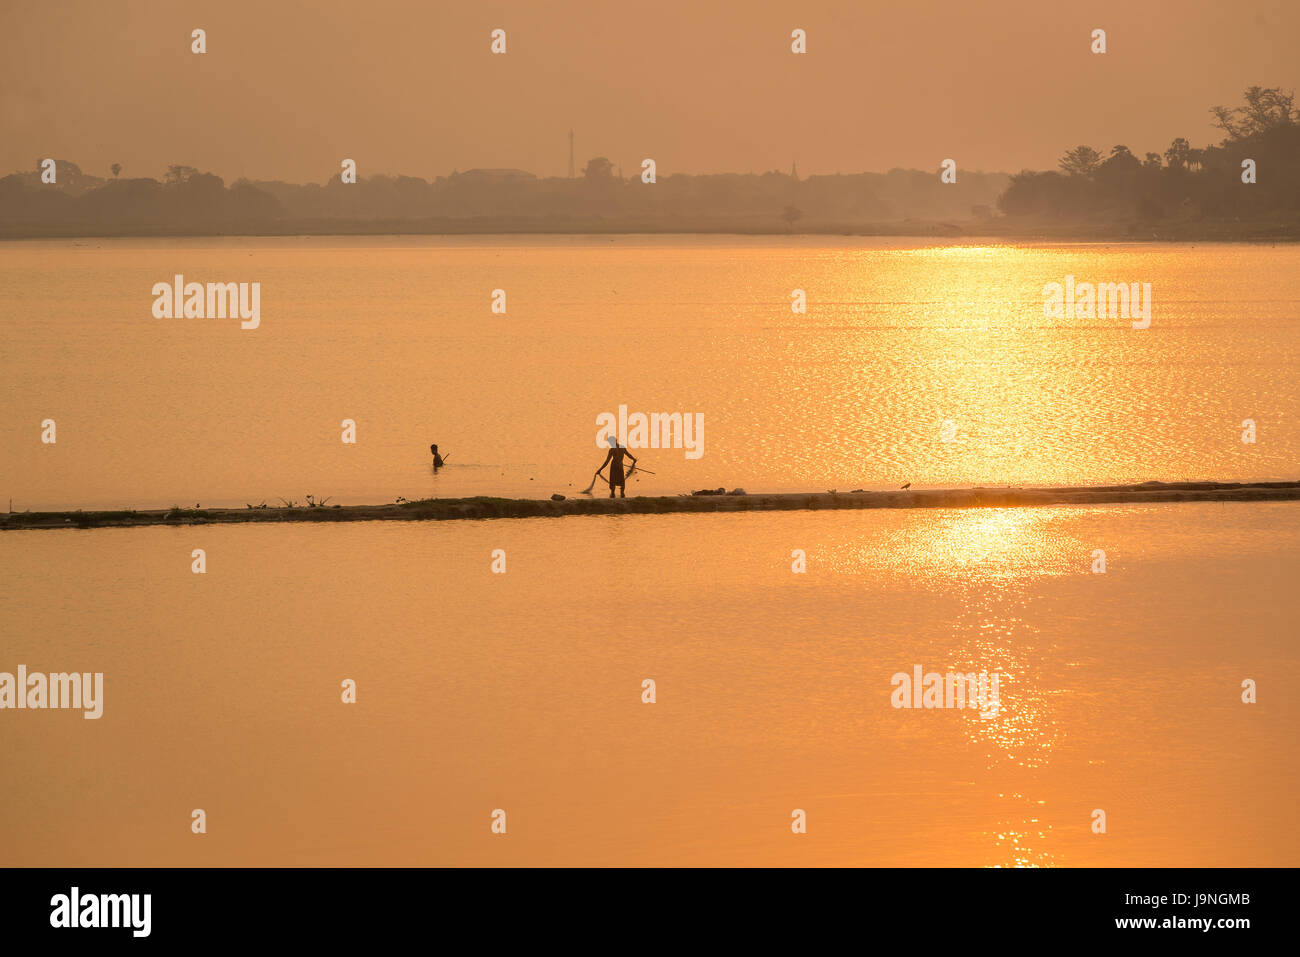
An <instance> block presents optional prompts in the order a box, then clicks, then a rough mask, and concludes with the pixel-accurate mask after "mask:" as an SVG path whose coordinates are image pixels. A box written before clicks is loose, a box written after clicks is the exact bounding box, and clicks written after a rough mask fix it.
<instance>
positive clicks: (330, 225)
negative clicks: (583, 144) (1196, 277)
mask: <svg viewBox="0 0 1300 957" xmlns="http://www.w3.org/2000/svg"><path fill="white" fill-rule="evenodd" d="M326 236H334V237H347V236H437V237H447V236H772V237H788V238H794V237H798V236H804V237H807V236H839V237H855V236H858V237H864V238H868V237H870V238H875V237H891V238H898V239H923V240H943V239H972V240H981V241H991V242H995V243H998V242H1001V243H1023V242H1071V241H1077V242H1124V243H1142V242H1170V243H1179V242H1188V243H1193V242H1224V243H1232V242H1240V243H1261V242H1268V243H1276V242H1296V241H1300V224H1297V223H1287V222H1277V221H1261V222H1253V223H1240V222H1223V221H1205V220H1202V221H1199V222H1194V221H1188V222H1175V223H1168V222H1165V223H1145V224H1143V223H1077V222H1072V223H1041V222H1037V223H1028V222H1023V221H1021V222H1015V221H1006V220H998V221H986V222H963V223H947V222H936V221H920V220H908V221H903V222H880V223H824V224H819V225H813V224H803V225H802V226H801V227H800V228H799V229H794V230H790V229H783V228H779V227H774V226H769V225H767V224H765V223H745V222H701V223H656V222H609V221H607V220H582V221H574V222H572V223H567V224H557V223H555V222H554V221H548V222H546V223H540V222H539V223H528V222H522V221H519V220H494V219H483V220H309V221H291V222H283V223H266V224H263V225H261V226H251V225H248V224H241V225H240V226H238V227H233V226H232V228H230V229H229V230H221V229H201V230H195V229H193V228H186V227H181V226H175V227H169V226H161V225H159V226H150V227H144V228H140V229H135V230H131V231H129V232H124V231H122V230H121V229H116V228H112V227H106V226H100V227H96V226H93V225H89V224H53V225H49V226H44V227H33V226H31V225H28V224H23V225H17V224H12V223H10V224H0V241H4V240H9V241H15V242H21V241H23V240H33V239H238V238H249V239H252V238H266V237H282V238H293V237H326Z"/></svg>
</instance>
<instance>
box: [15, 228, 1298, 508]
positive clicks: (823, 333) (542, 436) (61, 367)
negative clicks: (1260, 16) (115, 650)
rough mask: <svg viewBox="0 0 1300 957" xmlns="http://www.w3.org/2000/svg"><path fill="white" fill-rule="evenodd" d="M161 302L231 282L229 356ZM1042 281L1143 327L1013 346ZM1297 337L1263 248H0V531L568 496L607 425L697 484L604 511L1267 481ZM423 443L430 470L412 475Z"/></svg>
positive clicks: (217, 331) (512, 243)
mask: <svg viewBox="0 0 1300 957" xmlns="http://www.w3.org/2000/svg"><path fill="white" fill-rule="evenodd" d="M177 273H181V274H183V275H184V276H185V277H186V279H187V280H191V281H199V282H208V281H212V282H218V281H222V282H224V281H232V282H252V281H257V282H260V283H261V284H262V298H261V311H262V318H261V326H260V328H258V329H256V330H251V331H241V330H240V329H239V327H238V322H236V321H234V320H203V319H155V318H153V316H152V313H151V307H152V304H153V296H152V295H151V288H152V286H153V284H154V283H156V282H168V281H170V280H171V278H172V277H173V276H174V275H175V274H177ZM1067 274H1070V275H1074V276H1075V277H1077V279H1078V280H1079V281H1081V282H1082V281H1090V282H1140V283H1141V282H1149V283H1151V285H1152V295H1153V298H1154V311H1153V317H1152V323H1151V328H1149V329H1146V330H1134V329H1132V327H1131V323H1130V322H1129V321H1128V320H1123V319H1092V320H1088V319H1074V320H1067V319H1059V320H1054V319H1047V318H1045V317H1044V315H1043V286H1044V285H1045V284H1046V283H1048V282H1053V281H1055V282H1061V281H1063V280H1064V277H1065V276H1066V275H1067ZM494 289H504V290H505V292H506V308H507V311H506V314H505V315H495V314H493V313H492V311H491V301H492V299H491V297H492V291H493V290H494ZM795 289H802V290H804V291H805V292H806V294H807V298H808V312H807V314H806V315H799V314H795V313H793V312H792V311H791V293H792V290H795ZM1298 315H1300V249H1297V248H1295V247H1270V246H1250V245H1219V246H1215V245H1197V246H1171V245H1123V244H1111V245H1055V246H1024V247H1016V246H981V245H931V246H917V245H915V244H909V243H908V242H907V241H900V240H877V239H861V238H853V239H848V238H845V239H842V240H838V239H833V238H832V239H827V238H825V237H814V238H788V239H787V238H775V239H774V238H732V237H723V238H718V237H712V238H698V239H693V238H682V237H671V238H669V237H662V238H657V237H564V238H553V237H539V238H500V237H491V238H481V239H474V238H470V239H438V238H409V239H408V238H402V239H397V238H358V239H346V240H340V239H228V240H213V239H201V240H199V239H196V240H88V241H78V242H72V241H59V242H15V243H5V244H3V245H0V332H2V333H3V335H0V353H2V356H0V361H2V363H3V368H4V375H3V377H2V381H0V400H2V403H0V405H2V408H3V412H4V414H3V421H2V424H0V501H2V500H3V499H6V498H10V497H12V499H13V503H14V508H16V509H25V508H37V509H39V508H48V507H74V508H75V507H79V506H84V507H96V506H97V507H127V508H145V507H158V506H168V505H173V504H180V505H193V504H195V503H199V504H211V505H236V506H237V505H242V504H245V503H259V502H262V501H267V502H270V503H271V504H275V503H276V502H277V501H278V499H280V498H282V497H283V498H285V499H289V500H297V501H303V500H304V498H305V496H306V495H314V496H317V497H325V496H330V497H332V501H333V502H342V503H347V504H356V503H367V502H386V501H392V500H393V499H394V498H396V497H397V496H405V497H406V498H420V497H428V496H434V495H439V496H447V495H473V494H489V495H512V496H514V495H537V496H546V495H549V494H550V493H552V492H555V491H559V492H563V493H566V494H571V493H572V492H574V491H575V490H577V489H580V488H582V487H583V486H585V485H586V484H587V483H588V481H589V479H590V476H591V474H592V472H593V471H594V470H595V468H596V466H597V465H598V464H599V463H600V461H601V458H602V455H603V452H602V451H601V450H598V449H597V448H596V444H595V434H596V427H595V423H596V416H597V415H598V414H600V413H602V412H611V413H616V412H617V410H618V407H619V405H620V404H625V405H626V406H627V407H628V409H629V411H631V412H637V411H640V412H645V413H650V412H700V413H703V414H704V417H705V435H704V455H703V457H702V458H700V459H698V460H694V461H693V460H688V459H687V458H686V457H685V455H684V452H683V450H679V449H670V450H663V449H661V450H653V449H651V450H646V451H645V453H644V455H643V457H642V459H641V461H642V464H643V465H644V466H645V467H647V468H648V469H650V470H651V471H652V472H654V473H655V474H654V475H653V476H651V475H644V476H640V477H638V478H636V479H634V480H633V482H632V483H631V487H630V489H629V491H630V492H631V493H632V494H637V493H651V492H666V493H673V492H680V491H685V490H688V489H692V488H700V487H704V486H709V487H716V486H719V485H725V486H727V487H728V488H732V487H735V486H742V487H745V488H747V489H748V490H750V491H759V490H767V491H776V490H805V489H812V490H823V489H828V488H837V489H841V490H847V489H852V488H859V487H862V488H872V487H888V486H890V485H898V484H902V482H904V481H911V482H913V483H915V484H917V485H927V484H928V485H958V484H966V483H1015V484H1021V483H1023V484H1029V483H1039V482H1068V483H1093V482H1127V481H1146V480H1150V479H1159V480H1185V479H1249V478H1274V479H1279V478H1294V477H1295V476H1296V469H1297V464H1296V463H1297V462H1300V390H1297V389H1296V387H1295V383H1296V381H1297V372H1298V371H1300V327H1298V325H1297V316H1298ZM1247 418H1249V419H1253V420H1254V421H1255V423H1256V427H1257V430H1258V441H1257V442H1256V443H1255V444H1243V443H1242V441H1241V433H1242V422H1243V420H1245V419H1247ZM45 419H54V420H55V422H56V423H57V438H58V441H57V444H55V445H53V446H51V445H44V444H42V443H41V441H40V438H41V423H42V421H43V420H45ZM344 419H353V420H354V421H355V422H356V423H357V430H358V431H357V438H358V441H357V444H356V445H345V444H343V443H342V442H341V441H340V436H341V423H342V421H343V420H344ZM945 421H951V423H952V426H951V427H950V428H951V429H952V430H953V431H952V433H951V435H952V437H953V441H951V442H944V441H942V434H941V433H942V429H943V423H944V422H945ZM430 442H437V443H439V445H440V446H441V447H442V448H443V450H444V451H445V452H448V453H450V462H449V467H448V468H447V469H445V470H443V471H442V472H441V473H440V474H438V475H437V476H435V475H433V474H432V471H431V470H430V468H429V464H428V463H429V455H428V445H429V443H430Z"/></svg>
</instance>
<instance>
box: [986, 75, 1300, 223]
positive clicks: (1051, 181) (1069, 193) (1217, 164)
mask: <svg viewBox="0 0 1300 957" xmlns="http://www.w3.org/2000/svg"><path fill="white" fill-rule="evenodd" d="M1211 113H1213V114H1214V117H1215V121H1214V125H1215V126H1217V127H1219V129H1221V130H1223V131H1224V138H1223V140H1222V142H1221V143H1220V144H1219V145H1217V146H1205V147H1199V148H1198V147H1194V146H1192V145H1191V143H1190V142H1188V141H1187V140H1186V139H1185V138H1183V137H1181V136H1180V137H1178V138H1177V139H1175V140H1174V141H1173V142H1172V143H1171V144H1170V145H1169V148H1168V149H1166V150H1165V151H1164V152H1163V153H1145V154H1144V155H1143V156H1142V157H1141V158H1139V157H1138V156H1137V155H1136V154H1135V153H1133V152H1132V151H1130V150H1129V148H1128V147H1127V146H1124V145H1117V146H1114V147H1112V148H1111V150H1110V152H1109V154H1106V155H1103V154H1102V153H1100V152H1099V151H1097V150H1095V149H1093V148H1092V147H1090V146H1077V147H1075V148H1074V149H1072V150H1069V151H1068V152H1066V153H1065V155H1064V156H1063V157H1061V162H1060V172H1056V171H1052V172H1045V173H1044V172H1033V171H1031V170H1025V171H1024V172H1021V173H1017V174H1016V175H1015V176H1012V177H1011V182H1010V184H1009V185H1008V186H1007V190H1006V192H1004V193H1003V194H1002V195H1001V196H1000V197H999V198H998V207H999V209H1001V210H1002V212H1003V213H1005V214H1006V215H1007V216H1009V217H1024V218H1030V217H1040V218H1055V219H1072V220H1107V221H1112V222H1129V223H1133V224H1141V223H1151V222H1161V221H1168V220H1198V219H1212V220H1242V221H1259V220H1268V219H1273V220H1278V221H1283V222H1288V223H1291V224H1295V223H1297V222H1300V111H1297V110H1296V108H1295V104H1294V94H1293V93H1286V92H1283V91H1282V90H1280V89H1276V88H1264V87H1258V86H1252V87H1250V88H1249V89H1248V90H1246V93H1245V105H1244V106H1240V107H1236V108H1233V109H1228V108H1226V107H1222V106H1216V107H1213V108H1212V109H1211ZM1246 160H1253V161H1254V179H1255V182H1254V183H1252V184H1247V183H1244V182H1243V179H1242V177H1243V173H1245V172H1246V170H1244V169H1243V165H1242V164H1243V162H1244V161H1246Z"/></svg>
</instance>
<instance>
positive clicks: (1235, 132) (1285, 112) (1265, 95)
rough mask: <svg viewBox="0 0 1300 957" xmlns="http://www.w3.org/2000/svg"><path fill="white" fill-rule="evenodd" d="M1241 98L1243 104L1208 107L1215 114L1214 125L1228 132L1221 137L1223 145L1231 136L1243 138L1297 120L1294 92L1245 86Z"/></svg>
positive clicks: (1236, 138) (1237, 138)
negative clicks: (1244, 103) (1230, 107)
mask: <svg viewBox="0 0 1300 957" xmlns="http://www.w3.org/2000/svg"><path fill="white" fill-rule="evenodd" d="M1244 99H1245V100H1246V105H1245V106H1239V107H1236V108H1235V109H1231V110H1229V109H1227V108H1226V107H1222V106H1213V107H1210V112H1211V113H1213V114H1214V116H1215V118H1216V122H1215V124H1214V125H1215V126H1217V127H1219V129H1221V130H1223V131H1224V132H1225V133H1227V134H1228V135H1227V136H1226V137H1225V138H1224V140H1223V144H1224V145H1225V146H1226V145H1227V144H1228V143H1230V142H1232V141H1234V140H1244V139H1246V138H1247V137H1250V136H1256V135H1258V134H1260V133H1266V132H1268V131H1269V130H1271V129H1274V128H1276V127H1278V126H1290V125H1293V124H1295V123H1298V122H1300V110H1297V109H1296V108H1295V93H1294V92H1291V93H1284V92H1283V91H1282V90H1281V88H1280V87H1261V86H1252V87H1249V88H1247V90H1246V92H1245V94H1244Z"/></svg>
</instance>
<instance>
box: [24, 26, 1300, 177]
mask: <svg viewBox="0 0 1300 957" xmlns="http://www.w3.org/2000/svg"><path fill="white" fill-rule="evenodd" d="M196 27H203V28H204V29H206V30H207V37H208V52H207V53H206V54H204V55H201V56H199V55H194V54H192V53H191V52H190V42H191V41H190V32H191V31H192V30H193V29H194V28H196ZM496 27H500V28H503V29H505V30H506V31H507V38H508V52H507V53H506V54H505V55H504V56H494V55H492V54H491V53H490V52H489V43H490V38H489V34H490V32H491V30H492V29H493V28H496ZM795 27H800V28H803V29H804V30H806V31H807V33H808V53H807V54H806V55H803V56H796V55H794V54H792V53H791V52H790V32H791V30H793V29H794V28H795ZM1098 27H1100V28H1102V29H1105V30H1106V33H1107V40H1108V47H1109V52H1107V53H1106V54H1105V55H1094V54H1092V53H1090V52H1089V43H1090V39H1089V35H1090V33H1091V31H1092V30H1093V29H1094V28H1098ZM1297 38H1300V3H1297V2H1296V0H1220V2H1208V0H1118V2H1110V0H1095V2H1089V3H1065V2H1060V0H981V2H978V3H971V2H964V0H963V2H955V0H944V2H939V0H934V2H913V0H886V2H876V0H840V2H822V0H786V2H769V0H745V2H739V0H738V2H726V3H722V2H710V0H694V2H677V0H662V2H660V0H655V2H644V3H638V2H631V0H526V2H511V3H478V2H468V0H463V2H437V0H420V2H396V0H358V2H345V0H254V2H248V0H211V2H206V0H204V2H184V3H181V2H177V0H89V2H82V0H75V2H74V0H49V2H44V3H36V2H31V3H19V2H17V0H0V173H5V172H9V171H12V170H16V169H34V168H35V167H36V165H37V162H38V160H39V159H40V158H42V157H46V156H53V157H58V158H60V159H68V160H72V161H73V162H76V163H79V164H80V165H81V167H82V168H83V169H84V170H85V171H86V172H89V173H94V174H97V175H108V166H109V164H110V163H112V162H114V161H117V162H120V163H122V164H123V167H124V170H123V175H127V176H130V175H137V176H158V175H161V173H162V172H163V170H164V169H165V168H166V166H167V164H168V163H184V164H188V165H191V166H197V167H199V168H200V169H203V170H210V171H211V172H214V173H217V174H218V175H220V176H223V177H225V178H226V180H227V181H230V180H233V179H235V178H236V177H239V176H248V177H250V178H254V179H286V180H290V181H297V182H303V181H317V182H321V181H324V180H325V179H326V178H328V177H329V176H330V175H332V174H334V173H336V172H338V170H339V162H340V161H341V160H342V159H343V158H345V157H351V158H353V159H355V160H356V161H357V163H358V172H359V174H360V175H362V176H369V175H372V174H374V173H379V172H387V173H405V174H408V175H412V176H423V177H425V178H430V179H431V178H433V177H434V176H437V175H445V174H447V173H450V172H451V171H452V170H453V169H461V170H464V169H469V168H471V167H476V166H514V167H521V168H523V169H527V170H530V171H532V172H535V173H537V174H539V175H543V176H545V175H564V174H565V173H566V171H567V165H568V131H569V128H570V127H572V128H573V129H574V130H575V131H576V139H577V157H578V166H579V170H581V167H582V164H583V163H584V162H585V161H586V160H587V159H588V158H590V157H591V156H594V155H605V156H608V157H609V158H610V159H612V160H614V162H615V163H619V162H621V163H622V164H623V167H624V171H625V173H626V174H627V175H631V173H632V172H633V170H634V169H635V168H639V164H640V161H641V159H642V158H644V157H647V156H651V157H654V159H655V160H656V162H657V163H658V168H659V174H660V175H661V176H662V175H666V174H669V173H672V172H690V173H701V172H749V171H755V172H761V171H764V170H768V169H775V168H779V169H783V170H788V169H789V167H790V162H791V160H792V159H794V160H797V161H798V164H799V171H800V174H801V175H802V174H806V173H833V172H837V171H839V172H859V171H862V170H885V169H889V168H891V167H894V166H904V167H916V168H921V169H934V168H936V167H937V166H938V164H939V163H940V162H941V161H942V160H943V159H945V158H947V157H952V158H954V159H955V160H956V161H957V164H958V169H959V170H960V169H962V168H965V169H985V170H1008V171H1015V170H1019V169H1022V168H1025V167H1030V168H1036V169H1046V168H1052V167H1054V166H1055V164H1056V160H1057V158H1058V157H1059V156H1060V154H1061V153H1062V152H1063V151H1064V150H1065V149H1067V148H1068V147H1072V146H1076V145H1078V144H1080V143H1087V144H1089V145H1092V146H1095V147H1097V148H1098V149H1103V150H1108V149H1109V148H1110V147H1111V146H1112V145H1114V144H1116V143H1124V144H1126V145H1127V146H1128V147H1129V148H1130V149H1132V150H1133V151H1134V152H1135V153H1138V154H1139V155H1141V154H1142V153H1143V152H1146V151H1148V150H1154V151H1163V150H1164V149H1165V147H1167V146H1168V144H1169V141H1170V140H1171V139H1173V137H1175V136H1180V135H1181V136H1186V137H1187V138H1188V139H1190V140H1191V141H1192V144H1193V145H1194V146H1201V145H1205V144H1206V143H1209V142H1217V141H1218V140H1219V139H1220V138H1221V134H1219V133H1218V131H1217V130H1214V129H1213V128H1212V127H1211V125H1210V114H1209V113H1208V108H1209V107H1210V106H1211V105H1213V104H1216V103H1219V104H1224V105H1237V104H1238V103H1239V102H1240V98H1241V91H1242V90H1244V89H1245V88H1246V87H1247V86H1250V85H1252V84H1259V85H1262V86H1283V87H1286V88H1287V89H1292V88H1296V87H1300V43H1298V42H1297Z"/></svg>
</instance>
